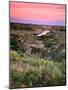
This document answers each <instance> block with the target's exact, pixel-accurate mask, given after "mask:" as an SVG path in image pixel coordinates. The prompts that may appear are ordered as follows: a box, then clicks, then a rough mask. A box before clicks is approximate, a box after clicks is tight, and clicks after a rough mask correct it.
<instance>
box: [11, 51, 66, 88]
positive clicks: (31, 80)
mask: <svg viewBox="0 0 68 90" xmlns="http://www.w3.org/2000/svg"><path fill="white" fill-rule="evenodd" d="M65 81H66V80H65V62H64V60H62V61H61V62H58V61H54V60H48V59H47V60H46V59H43V58H40V57H38V56H36V55H34V54H32V55H31V56H27V55H25V54H22V53H20V52H17V51H10V88H20V87H39V86H56V85H65Z"/></svg>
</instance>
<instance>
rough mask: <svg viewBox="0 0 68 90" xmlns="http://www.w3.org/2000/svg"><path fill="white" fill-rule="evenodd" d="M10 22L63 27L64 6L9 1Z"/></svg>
mask: <svg viewBox="0 0 68 90" xmlns="http://www.w3.org/2000/svg"><path fill="white" fill-rule="evenodd" d="M10 22H15V23H25V24H38V25H57V26H65V5H64V4H42V3H30V2H29V3H27V2H26V3H25V2H12V1H11V2H10Z"/></svg>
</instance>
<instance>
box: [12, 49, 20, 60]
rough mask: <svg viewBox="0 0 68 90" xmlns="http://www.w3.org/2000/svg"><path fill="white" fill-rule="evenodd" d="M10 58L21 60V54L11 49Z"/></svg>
mask: <svg viewBox="0 0 68 90" xmlns="http://www.w3.org/2000/svg"><path fill="white" fill-rule="evenodd" d="M10 60H12V61H20V60H21V56H20V54H18V53H17V51H13V50H12V51H10Z"/></svg>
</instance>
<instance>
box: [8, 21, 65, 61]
mask: <svg viewBox="0 0 68 90" xmlns="http://www.w3.org/2000/svg"><path fill="white" fill-rule="evenodd" d="M45 30H49V31H50V32H49V33H48V34H46V35H44V36H41V37H37V36H36V34H39V33H41V32H43V31H45ZM65 34H66V28H65V26H48V25H33V24H20V23H19V24H18V23H10V48H11V49H14V50H20V51H22V52H24V53H27V54H29V55H31V54H32V53H34V54H38V55H39V56H40V57H44V58H46V57H48V58H54V59H61V58H62V59H64V58H65V45H66V40H65Z"/></svg>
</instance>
